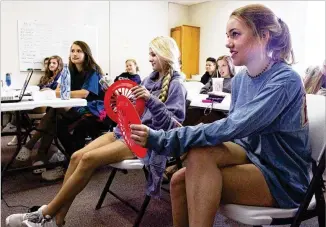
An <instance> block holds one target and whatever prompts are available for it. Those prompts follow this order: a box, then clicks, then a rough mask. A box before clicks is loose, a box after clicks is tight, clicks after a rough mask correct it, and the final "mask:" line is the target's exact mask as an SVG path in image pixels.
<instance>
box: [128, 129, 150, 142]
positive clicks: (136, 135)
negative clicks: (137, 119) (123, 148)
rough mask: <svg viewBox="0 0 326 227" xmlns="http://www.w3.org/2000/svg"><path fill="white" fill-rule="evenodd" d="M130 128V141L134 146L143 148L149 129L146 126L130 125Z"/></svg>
mask: <svg viewBox="0 0 326 227" xmlns="http://www.w3.org/2000/svg"><path fill="white" fill-rule="evenodd" d="M130 128H131V139H133V140H134V141H135V143H136V144H138V145H140V146H142V147H145V146H146V144H147V139H148V135H149V128H148V127H147V126H146V125H130Z"/></svg>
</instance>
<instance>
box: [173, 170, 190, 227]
mask: <svg viewBox="0 0 326 227" xmlns="http://www.w3.org/2000/svg"><path fill="white" fill-rule="evenodd" d="M185 173H186V168H182V169H180V170H178V171H177V172H176V173H174V174H173V176H172V179H171V183H170V191H171V204H172V216H173V226H174V227H187V226H188V212H187V194H186V181H185Z"/></svg>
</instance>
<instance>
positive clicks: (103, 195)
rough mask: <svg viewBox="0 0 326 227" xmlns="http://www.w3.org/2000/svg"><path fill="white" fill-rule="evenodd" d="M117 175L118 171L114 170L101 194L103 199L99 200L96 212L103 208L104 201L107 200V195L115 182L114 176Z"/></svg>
mask: <svg viewBox="0 0 326 227" xmlns="http://www.w3.org/2000/svg"><path fill="white" fill-rule="evenodd" d="M116 173H117V169H116V168H114V169H113V170H112V172H111V174H110V176H109V179H108V181H107V182H106V185H105V187H104V189H103V191H102V193H101V197H100V199H99V200H98V202H97V205H96V208H95V210H98V209H100V208H101V206H102V203H103V201H104V199H105V196H106V194H107V193H108V191H109V189H110V186H111V184H112V181H113V179H114V176H115V174H116Z"/></svg>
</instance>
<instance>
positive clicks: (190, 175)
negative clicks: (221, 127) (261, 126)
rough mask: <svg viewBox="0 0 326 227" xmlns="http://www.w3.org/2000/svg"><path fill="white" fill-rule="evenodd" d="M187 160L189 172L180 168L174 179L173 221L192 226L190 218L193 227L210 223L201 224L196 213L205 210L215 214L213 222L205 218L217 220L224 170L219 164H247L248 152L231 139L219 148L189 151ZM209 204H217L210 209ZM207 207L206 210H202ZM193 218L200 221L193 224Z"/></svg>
mask: <svg viewBox="0 0 326 227" xmlns="http://www.w3.org/2000/svg"><path fill="white" fill-rule="evenodd" d="M187 160H188V163H187V167H186V170H185V171H184V169H183V170H182V171H184V172H185V174H183V173H182V172H179V171H181V170H179V171H178V172H177V173H175V174H177V176H178V177H174V178H172V179H173V182H171V197H172V199H173V200H174V201H172V212H173V222H174V223H175V226H178V227H179V226H189V224H188V222H187V223H185V222H186V221H185V220H188V219H187V217H189V223H190V226H206V225H207V224H205V223H203V224H199V222H198V223H197V220H196V219H195V217H193V216H200V215H204V213H205V215H206V217H207V215H208V216H209V217H210V216H213V220H212V221H211V220H210V219H209V218H207V219H205V220H206V221H208V223H211V222H213V221H214V216H215V213H216V212H215V210H214V209H215V207H216V204H218V203H219V201H220V193H219V192H220V191H221V185H222V184H221V175H220V171H219V170H218V168H217V166H216V164H218V166H227V165H237V164H243V163H247V162H248V160H247V158H246V152H245V151H244V150H243V149H242V148H241V147H240V146H238V145H237V144H234V143H230V142H229V143H224V144H222V145H219V146H216V147H202V148H196V149H193V150H191V151H190V152H189V153H188V157H187ZM212 191H213V192H212ZM184 193H186V194H187V197H186V198H184V196H181V194H184ZM174 194H175V195H174ZM205 203H207V204H213V205H212V206H211V207H207V208H206V206H205ZM184 204H186V205H184ZM194 204H195V205H194ZM187 207H188V209H187ZM203 207H204V208H205V210H202V209H203ZM212 207H214V208H212ZM178 209H182V210H178ZM210 209H211V210H210ZM192 218H194V219H195V220H192ZM192 221H194V222H195V223H197V224H192ZM207 226H209V224H208V225H207Z"/></svg>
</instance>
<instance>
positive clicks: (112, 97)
mask: <svg viewBox="0 0 326 227" xmlns="http://www.w3.org/2000/svg"><path fill="white" fill-rule="evenodd" d="M137 85H138V84H137V83H136V82H134V81H132V80H119V81H117V82H115V83H114V84H112V85H111V86H110V87H109V88H108V90H107V91H106V93H105V97H104V107H105V111H106V114H107V115H108V117H109V118H110V119H111V120H113V121H114V122H116V123H117V120H118V117H117V97H118V96H119V95H123V96H125V97H127V98H128V99H129V101H130V102H131V103H132V105H133V106H134V107H135V109H136V111H137V113H138V115H139V116H141V115H142V114H143V112H144V110H145V100H144V99H136V98H135V97H134V95H133V94H132V92H131V88H133V87H135V86H137Z"/></svg>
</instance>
